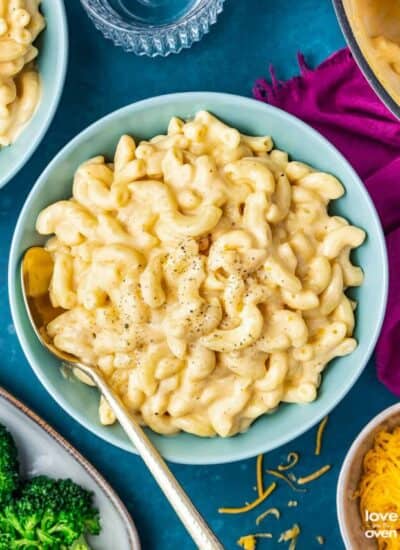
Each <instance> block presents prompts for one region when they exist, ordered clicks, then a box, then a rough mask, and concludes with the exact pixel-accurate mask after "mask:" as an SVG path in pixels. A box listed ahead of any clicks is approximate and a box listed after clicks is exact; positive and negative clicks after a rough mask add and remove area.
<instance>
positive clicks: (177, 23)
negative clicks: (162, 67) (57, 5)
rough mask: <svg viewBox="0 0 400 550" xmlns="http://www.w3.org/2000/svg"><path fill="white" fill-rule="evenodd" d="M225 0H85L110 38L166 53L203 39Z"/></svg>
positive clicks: (127, 46)
mask: <svg viewBox="0 0 400 550" xmlns="http://www.w3.org/2000/svg"><path fill="white" fill-rule="evenodd" d="M224 1H225V0H81V2H82V4H83V6H84V8H85V9H86V11H87V13H88V14H89V16H90V18H91V19H92V21H93V23H94V24H95V26H96V28H97V29H99V30H100V31H101V32H102V33H103V34H104V36H105V37H106V38H109V39H111V40H112V41H113V42H114V44H116V45H117V46H122V48H124V50H126V51H129V52H134V53H135V54H137V55H148V56H150V57H155V56H157V55H161V56H166V55H169V54H170V53H179V52H180V51H181V50H182V49H183V48H190V46H191V45H192V44H193V43H194V42H197V41H198V40H200V39H201V38H202V37H203V36H204V35H205V34H206V33H207V32H208V31H209V29H210V26H211V25H213V24H214V23H215V22H216V20H217V16H218V14H219V13H221V11H222V8H223V4H224Z"/></svg>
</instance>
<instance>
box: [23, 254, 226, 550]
mask: <svg viewBox="0 0 400 550" xmlns="http://www.w3.org/2000/svg"><path fill="white" fill-rule="evenodd" d="M52 273H53V260H52V257H51V255H50V254H49V252H47V250H45V249H43V248H40V247H32V248H29V249H28V250H27V251H26V252H25V255H24V257H23V259H22V262H21V286H22V294H23V298H24V303H25V307H26V311H27V314H28V317H29V320H30V322H31V325H32V328H33V330H34V332H35V334H36V336H37V337H38V338H39V340H40V342H41V343H42V344H43V345H44V346H45V347H46V348H47V349H48V350H49V351H50V352H51V353H52V354H53V355H55V356H56V357H57V358H58V359H60V361H62V362H63V364H64V365H65V366H67V367H69V368H70V369H72V370H74V369H78V370H79V371H81V372H82V373H83V374H85V375H86V376H88V377H89V378H90V380H91V381H92V382H93V385H95V386H97V388H98V389H99V390H100V392H101V393H102V395H103V396H104V398H105V399H106V400H107V402H108V404H109V406H110V407H111V409H112V410H113V412H114V414H115V416H116V417H117V419H118V421H119V423H120V425H121V426H122V428H123V429H124V431H125V433H126V435H127V436H128V437H129V439H130V440H131V441H132V443H133V445H134V446H135V448H136V450H137V451H138V453H139V454H140V456H141V457H142V459H143V461H144V462H145V464H146V465H147V467H148V469H149V470H150V472H151V474H152V475H153V477H154V479H155V480H156V481H157V483H158V485H159V486H160V489H161V490H162V491H163V492H164V494H165V496H166V497H167V499H168V500H169V502H170V504H171V506H172V507H173V508H174V510H175V512H176V513H177V515H178V516H179V518H180V520H181V521H182V523H183V525H184V526H185V527H186V529H187V531H188V532H189V534H190V535H191V537H192V539H193V541H194V542H195V543H196V545H197V546H198V547H199V548H200V549H201V550H223V546H222V545H221V543H220V542H219V541H218V539H217V538H216V537H215V535H214V533H213V532H212V531H211V529H210V528H209V527H208V525H207V524H206V522H205V521H204V519H203V518H202V516H201V515H200V514H199V512H198V511H197V510H196V508H195V507H194V505H193V503H192V502H191V500H190V498H189V497H188V496H187V494H186V493H185V491H184V490H183V489H182V487H181V486H180V485H179V483H178V481H177V480H176V478H175V477H174V475H173V474H172V472H171V470H170V469H169V468H168V466H167V464H166V463H165V461H164V460H163V459H162V457H161V455H160V454H159V452H158V451H157V449H156V448H155V447H154V445H153V444H152V443H151V442H150V440H149V438H148V437H147V435H146V434H145V432H144V431H143V429H142V428H141V426H140V425H139V423H138V422H137V421H136V420H135V419H134V418H133V417H132V416H131V415H130V414H129V413H128V412H127V410H126V409H125V406H124V405H123V403H122V401H121V400H120V399H119V397H118V396H117V395H116V394H115V393H114V392H113V391H112V390H111V389H110V387H109V386H108V384H107V382H106V381H105V379H104V377H103V375H102V373H101V371H100V370H99V369H97V368H96V367H93V366H90V365H85V364H84V363H81V362H80V361H79V359H78V358H77V357H75V356H74V355H70V354H69V353H65V352H63V351H61V350H60V349H58V348H56V347H55V346H54V344H53V343H52V341H51V339H50V337H49V335H48V334H47V331H46V327H47V325H48V323H50V321H52V320H53V319H55V318H56V317H57V316H58V315H60V314H61V313H62V312H63V311H65V310H63V309H61V308H55V307H53V305H52V303H51V300H50V296H49V286H50V281H51V277H52Z"/></svg>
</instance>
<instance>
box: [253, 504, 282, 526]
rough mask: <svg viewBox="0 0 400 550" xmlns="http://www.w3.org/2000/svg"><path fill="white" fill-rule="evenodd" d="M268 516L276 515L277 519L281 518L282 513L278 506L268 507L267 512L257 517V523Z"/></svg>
mask: <svg viewBox="0 0 400 550" xmlns="http://www.w3.org/2000/svg"><path fill="white" fill-rule="evenodd" d="M267 516H275V517H276V519H279V518H280V517H281V513H280V511H279V510H278V508H268V510H265V512H263V513H262V514H260V515H259V516H258V517H257V518H256V525H260V523H261V522H262V520H263V519H264V518H266V517H267Z"/></svg>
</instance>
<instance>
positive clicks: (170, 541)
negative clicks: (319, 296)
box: [0, 0, 396, 550]
mask: <svg viewBox="0 0 400 550" xmlns="http://www.w3.org/2000/svg"><path fill="white" fill-rule="evenodd" d="M65 4H66V7H67V14H68V23H69V28H70V38H71V41H70V42H71V44H70V61H69V70H68V75H67V81H66V86H65V91H64V94H63V97H62V100H61V104H60V107H59V109H58V112H57V115H56V117H55V119H54V121H53V124H52V126H51V128H50V130H49V132H48V134H47V136H46V137H45V139H44V141H43V142H42V144H41V146H40V147H39V149H38V150H37V151H36V153H35V155H34V156H33V158H32V159H31V160H30V162H28V164H27V165H26V166H25V168H24V169H23V170H22V171H21V172H20V173H19V175H18V176H17V177H16V178H14V180H13V181H11V182H10V183H9V184H8V185H7V187H6V188H5V189H3V190H2V191H0V235H1V240H0V320H1V332H0V384H1V385H3V386H4V387H5V388H6V389H8V390H9V391H11V392H12V393H14V394H15V395H16V396H17V397H18V398H20V399H21V400H23V401H24V402H25V403H26V404H27V405H29V406H30V407H32V408H33V409H34V410H35V411H36V412H37V413H38V414H40V415H41V416H42V417H43V418H44V419H45V420H47V421H48V422H50V423H51V424H52V425H53V426H54V427H55V428H56V429H57V430H58V431H59V432H60V433H61V434H62V435H64V436H65V437H66V438H67V439H68V440H69V441H71V443H72V444H73V445H75V446H76V447H77V448H78V449H79V450H80V451H81V452H82V453H83V454H84V455H85V456H86V457H87V458H88V459H89V460H91V461H92V462H93V464H94V465H95V466H96V467H97V468H98V469H99V470H100V471H101V472H102V473H103V474H104V476H105V477H106V478H107V479H108V480H109V481H110V482H111V483H112V485H113V486H114V487H115V489H116V490H117V492H118V493H119V494H120V496H121V497H122V499H123V501H124V502H125V504H126V506H127V507H128V509H129V511H130V512H131V514H132V516H133V518H134V520H135V522H136V525H137V528H138V530H139V534H140V537H141V540H142V544H143V548H144V550H169V549H171V550H172V549H174V550H175V549H176V548H178V547H179V548H180V549H181V550H185V549H190V548H193V544H192V543H191V541H190V540H189V538H188V536H187V535H186V533H185V531H184V529H183V527H182V526H181V525H180V523H179V521H178V520H177V518H176V517H175V515H174V512H173V511H172V510H171V508H170V507H169V505H168V504H167V503H166V502H165V500H164V498H163V496H162V495H161V494H160V491H159V490H158V488H157V487H156V485H155V483H154V481H153V480H152V479H151V477H150V475H149V474H148V473H147V471H146V469H145V467H144V466H143V464H142V463H141V460H140V459H139V458H138V457H136V456H135V455H131V454H129V453H127V452H123V451H120V450H118V449H116V448H113V447H112V446H110V445H109V444H107V443H104V442H103V441H101V440H100V439H98V438H97V437H95V436H93V435H91V434H90V433H88V432H87V431H86V430H84V429H83V428H82V427H81V426H80V425H79V424H77V423H76V422H75V421H73V420H72V419H71V418H69V417H68V415H67V414H66V413H65V412H63V411H62V410H61V408H60V407H59V406H58V405H57V404H56V403H55V402H54V401H53V399H52V398H51V397H50V396H49V395H48V394H47V393H46V391H45V390H44V389H43V388H42V386H41V385H40V383H39V382H38V380H37V379H36V377H35V376H34V374H33V373H32V371H31V369H30V367H29V365H28V363H27V362H26V360H25V358H24V356H23V354H22V352H21V348H20V346H19V344H18V340H17V338H16V335H15V331H14V328H13V325H12V321H11V317H10V311H9V306H8V297H7V282H6V269H7V259H8V253H9V245H10V240H11V236H12V233H13V229H14V226H15V222H16V219H17V216H18V213H19V211H20V209H21V206H22V204H23V201H24V199H25V196H26V194H27V193H28V191H29V189H30V188H31V187H32V185H33V183H34V182H35V180H36V179H37V177H38V176H39V174H40V173H41V172H42V170H43V169H44V168H45V166H46V165H47V163H48V162H49V160H50V159H51V158H52V157H53V156H54V155H55V153H57V152H58V151H59V149H60V148H61V147H62V146H63V145H65V144H66V143H67V142H68V141H69V140H70V139H71V138H72V137H73V136H74V135H75V134H77V133H78V132H79V131H80V130H82V129H83V128H85V127H86V126H87V125H88V124H90V123H92V122H93V121H95V120H97V119H98V118H100V117H102V116H103V115H105V114H107V113H109V112H111V111H113V110H114V109H117V108H119V107H122V106H124V105H127V104H129V103H131V102H134V101H137V100H139V99H142V98H146V97H151V96H154V95H159V94H164V93H169V92H178V91H188V90H210V91H221V92H231V93H236V94H241V95H245V96H249V95H250V94H251V89H252V85H253V83H254V80H255V79H256V78H257V77H260V76H265V75H266V74H267V73H268V66H269V64H271V63H272V64H273V65H274V66H275V68H276V71H277V74H278V76H279V77H280V78H282V79H285V78H288V77H290V76H293V75H295V74H296V73H297V62H296V53H297V52H298V51H302V52H303V53H304V54H305V55H306V58H307V60H308V61H309V63H310V64H312V65H315V64H316V63H319V62H320V61H322V60H323V59H324V58H326V57H327V56H328V55H329V54H330V53H332V52H333V51H335V50H336V49H338V48H340V47H342V46H343V45H344V40H343V37H342V35H341V33H340V30H339V27H338V25H337V22H336V19H335V16H334V12H333V9H332V6H331V3H330V1H329V0H279V1H278V0H227V1H226V4H225V10H224V13H223V14H222V15H221V16H220V18H219V20H218V23H217V25H216V26H214V27H213V28H212V31H211V33H210V34H209V35H208V36H206V37H205V38H204V39H203V40H202V41H201V42H200V43H198V44H196V45H194V46H193V47H192V48H191V49H190V50H188V51H184V52H182V53H181V54H179V55H178V56H170V57H168V58H167V59H159V58H158V59H148V58H144V57H140V58H139V57H135V56H134V55H132V54H127V53H124V52H123V51H122V50H121V49H119V48H116V47H114V46H113V45H112V44H111V43H110V42H108V41H106V40H105V39H103V37H102V36H101V35H100V34H99V33H98V32H97V31H96V30H95V29H94V27H93V26H92V24H91V22H90V21H89V20H88V19H87V17H86V15H85V13H84V12H83V10H82V8H81V6H80V3H79V2H78V0H67V1H66V2H65ZM395 401H396V399H395V397H394V396H393V395H391V394H390V393H389V392H388V391H387V390H386V389H385V388H384V387H383V386H382V385H381V384H380V383H379V382H378V381H377V379H376V374H375V369H374V365H373V362H370V364H369V365H368V366H367V368H366V370H365V372H364V374H363V376H362V377H361V379H360V380H359V381H358V383H357V384H356V386H355V387H354V389H353V390H352V391H351V392H350V393H349V394H348V396H347V397H346V398H345V399H344V401H343V402H342V403H341V404H340V405H339V406H338V407H337V408H336V409H335V411H334V412H333V413H332V414H331V416H330V420H329V424H328V427H327V430H326V437H325V442H324V449H323V455H322V457H320V458H318V457H315V456H314V455H313V449H314V437H315V430H311V431H310V432H308V433H306V434H305V435H304V436H302V437H301V438H299V439H297V440H295V441H293V442H292V443H290V444H289V445H287V446H285V447H282V448H280V449H278V450H276V451H274V452H271V453H268V455H267V456H266V457H265V463H266V466H269V467H275V466H276V465H277V464H278V463H279V462H280V461H282V460H284V458H285V457H286V455H287V453H288V452H289V451H292V450H296V451H298V452H299V453H300V455H301V465H300V467H299V469H298V471H299V473H300V474H303V473H309V472H310V471H313V470H314V469H316V468H317V467H319V466H320V465H322V464H325V463H329V464H332V465H333V468H332V470H331V471H330V472H329V473H328V474H327V475H326V476H324V477H323V478H321V479H320V480H319V481H316V482H315V483H313V484H312V485H311V486H310V489H309V491H308V493H306V494H301V493H298V494H297V493H296V494H294V493H293V492H292V491H291V490H290V489H289V488H288V487H286V486H284V484H281V485H282V486H280V487H279V490H277V491H276V492H275V494H274V495H273V497H272V498H271V500H270V502H271V505H274V506H277V507H278V508H280V509H281V512H282V518H281V521H280V522H276V520H274V519H273V518H272V519H271V518H268V519H267V520H266V523H265V524H264V525H261V526H260V528H258V529H257V528H256V527H255V517H256V516H257V515H258V514H259V513H260V512H261V511H262V510H263V509H264V508H261V509H257V510H254V511H253V512H250V513H248V514H243V515H238V516H222V515H219V514H218V512H217V509H218V507H219V506H223V505H234V506H235V505H241V504H243V503H244V501H246V500H247V501H249V500H252V499H253V497H254V495H255V493H254V489H253V487H254V484H255V459H253V460H247V461H243V462H238V463H234V464H228V465H222V466H210V467H190V466H177V465H173V466H172V469H173V471H174V473H175V474H176V476H177V477H178V479H179V480H180V481H181V483H182V484H183V485H184V487H185V488H186V489H187V491H188V492H189V494H190V495H191V497H192V498H193V501H194V502H195V504H196V505H197V506H198V507H199V509H200V511H201V512H202V514H204V516H205V517H206V519H207V520H208V522H209V523H210V524H211V526H212V527H213V529H214V530H215V531H216V533H217V535H218V536H219V537H220V538H221V540H222V541H223V543H224V546H225V547H226V548H227V549H234V548H235V547H236V548H238V547H237V546H236V540H237V539H238V537H239V536H241V535H243V534H246V533H248V532H254V531H262V530H267V531H269V530H272V531H273V532H274V533H275V534H278V533H280V532H281V531H282V530H284V529H287V528H289V527H290V526H291V525H292V524H293V523H294V522H298V523H299V524H300V525H301V528H302V534H301V537H300V539H299V541H298V548H299V549H300V550H301V549H305V550H310V549H312V548H317V547H319V545H318V543H317V542H316V540H315V536H317V535H323V536H324V537H325V538H326V545H325V548H328V549H329V550H335V549H336V548H338V549H340V548H343V545H342V542H341V539H340V534H339V529H338V525H337V520H336V507H335V492H336V483H337V477H338V473H339V468H340V465H341V463H342V460H343V458H344V455H345V453H346V451H347V449H348V448H349V446H350V444H351V442H352V440H353V439H354V438H355V436H356V435H357V433H358V432H359V430H360V428H361V427H362V426H363V425H364V424H365V423H366V422H367V421H368V420H369V419H370V418H372V417H373V416H374V415H375V414H376V413H378V412H379V411H380V410H382V409H383V408H385V407H387V406H389V405H391V404H392V403H394V402H395ZM291 499H296V500H298V506H297V508H289V507H288V506H287V503H288V501H289V500H291ZM274 522H275V523H274ZM275 540H276V539H275ZM284 546H285V545H282V544H278V543H276V542H273V541H269V540H267V539H264V540H260V543H259V548H260V550H262V549H263V548H266V549H267V548H282V547H284ZM110 550H111V549H110ZM112 550H124V549H112Z"/></svg>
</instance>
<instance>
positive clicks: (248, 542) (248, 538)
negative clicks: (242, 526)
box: [237, 533, 272, 550]
mask: <svg viewBox="0 0 400 550" xmlns="http://www.w3.org/2000/svg"><path fill="white" fill-rule="evenodd" d="M261 538H262V539H272V535H271V533H254V535H245V536H244V537H240V539H239V540H238V541H237V544H238V545H239V546H241V547H242V548H244V550H255V549H256V546H257V539H261Z"/></svg>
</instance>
